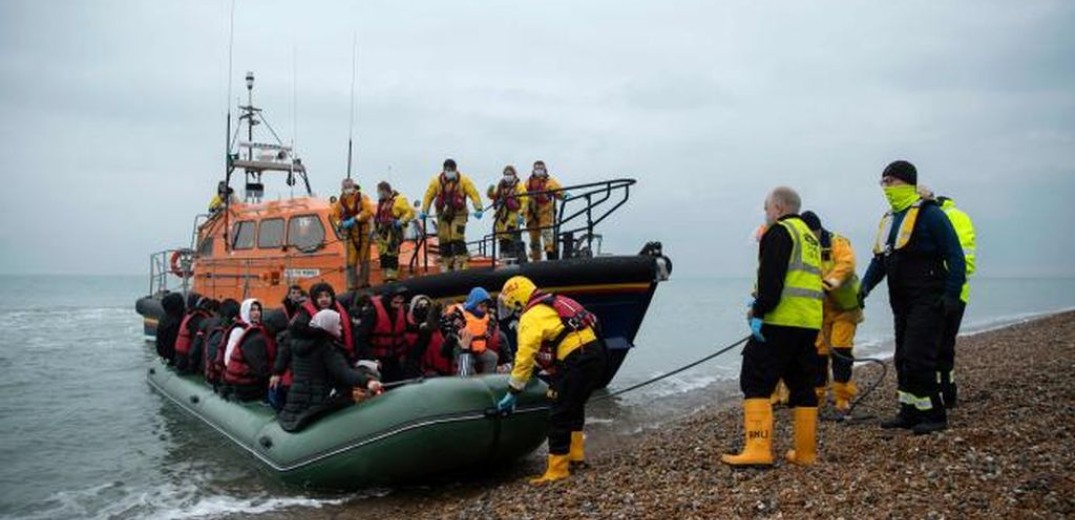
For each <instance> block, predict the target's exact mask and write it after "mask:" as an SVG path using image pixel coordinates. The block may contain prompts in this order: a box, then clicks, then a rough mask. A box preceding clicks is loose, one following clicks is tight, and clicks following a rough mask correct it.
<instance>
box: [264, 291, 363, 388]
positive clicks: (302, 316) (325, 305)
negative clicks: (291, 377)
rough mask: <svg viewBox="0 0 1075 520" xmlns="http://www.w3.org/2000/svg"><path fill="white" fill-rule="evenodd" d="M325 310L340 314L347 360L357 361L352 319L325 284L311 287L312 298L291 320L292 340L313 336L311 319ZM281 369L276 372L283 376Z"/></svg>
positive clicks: (307, 300)
mask: <svg viewBox="0 0 1075 520" xmlns="http://www.w3.org/2000/svg"><path fill="white" fill-rule="evenodd" d="M325 309H332V310H334V311H336V312H337V313H339V315H340V323H341V324H342V325H341V327H342V328H341V336H340V339H341V341H342V342H343V349H344V353H345V356H346V357H347V360H348V361H349V362H353V361H354V360H355V340H354V336H353V334H352V330H351V317H350V315H349V314H348V313H347V310H346V309H345V308H344V307H343V304H341V303H340V302H339V301H338V300H337V299H336V291H335V290H333V289H332V286H331V285H329V284H327V283H325V282H319V283H315V284H313V285H312V286H311V287H310V297H309V298H307V299H306V300H305V301H303V302H302V304H301V305H299V308H298V310H297V311H295V316H294V317H292V318H291V322H290V323H289V324H288V327H287V328H288V332H289V333H290V336H291V338H292V339H295V338H303V337H307V336H309V335H310V334H313V332H312V331H311V330H310V319H311V318H313V316H314V314H317V312H318V311H322V310H325ZM284 368H286V367H284ZM279 369H280V367H277V370H275V371H274V372H277V373H279V374H280V375H283V372H282V371H279Z"/></svg>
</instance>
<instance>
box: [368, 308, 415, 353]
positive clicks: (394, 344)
mask: <svg viewBox="0 0 1075 520" xmlns="http://www.w3.org/2000/svg"><path fill="white" fill-rule="evenodd" d="M370 301H371V302H372V303H373V309H374V311H376V312H377V321H376V322H375V323H374V325H373V330H372V331H370V350H371V353H372V354H373V357H375V358H382V359H383V358H390V357H394V356H400V355H402V354H403V352H404V350H405V349H406V347H407V344H406V338H405V336H404V333H405V332H406V328H407V316H406V311H405V310H404V309H403V307H400V308H398V309H396V317H395V320H392V319H390V318H389V315H388V309H387V308H386V307H385V306H384V299H383V298H381V297H380V296H375V297H373V299H372V300H370Z"/></svg>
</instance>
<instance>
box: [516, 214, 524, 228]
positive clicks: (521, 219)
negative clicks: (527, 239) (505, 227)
mask: <svg viewBox="0 0 1075 520" xmlns="http://www.w3.org/2000/svg"><path fill="white" fill-rule="evenodd" d="M515 221H516V222H517V223H518V224H519V227H526V219H525V218H523V216H522V215H519V218H517V219H515Z"/></svg>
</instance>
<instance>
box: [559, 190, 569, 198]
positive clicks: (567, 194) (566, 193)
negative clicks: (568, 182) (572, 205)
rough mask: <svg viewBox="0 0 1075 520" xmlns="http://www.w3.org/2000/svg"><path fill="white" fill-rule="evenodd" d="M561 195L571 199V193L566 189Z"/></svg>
mask: <svg viewBox="0 0 1075 520" xmlns="http://www.w3.org/2000/svg"><path fill="white" fill-rule="evenodd" d="M560 195H562V196H563V198H565V199H570V198H571V194H570V193H568V192H566V191H561V192H560Z"/></svg>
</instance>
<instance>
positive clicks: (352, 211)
mask: <svg viewBox="0 0 1075 520" xmlns="http://www.w3.org/2000/svg"><path fill="white" fill-rule="evenodd" d="M347 199H348V197H346V196H344V195H340V207H341V208H343V212H342V214H341V215H340V220H347V219H349V218H355V219H357V218H358V215H359V214H361V213H362V192H361V191H358V190H355V194H354V198H353V199H352V201H351V203H350V204H348V203H347Z"/></svg>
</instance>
